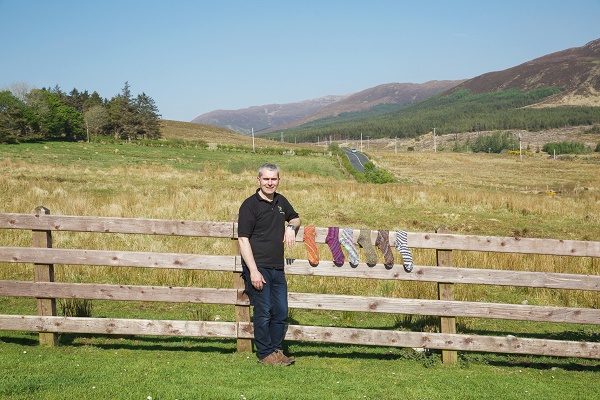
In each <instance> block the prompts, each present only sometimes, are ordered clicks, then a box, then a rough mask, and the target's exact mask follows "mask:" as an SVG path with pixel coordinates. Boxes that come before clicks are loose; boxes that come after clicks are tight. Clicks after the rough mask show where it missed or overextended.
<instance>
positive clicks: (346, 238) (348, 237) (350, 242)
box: [340, 228, 359, 268]
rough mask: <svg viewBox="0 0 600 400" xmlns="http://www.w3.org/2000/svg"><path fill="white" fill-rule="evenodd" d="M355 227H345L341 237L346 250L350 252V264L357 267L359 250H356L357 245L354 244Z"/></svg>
mask: <svg viewBox="0 0 600 400" xmlns="http://www.w3.org/2000/svg"><path fill="white" fill-rule="evenodd" d="M353 234H354V229H352V228H344V229H343V230H342V238H341V239H340V243H341V244H342V246H344V248H345V249H346V251H347V252H348V258H349V261H350V266H351V267H352V268H356V267H357V266H358V262H359V259H358V250H356V246H355V245H354V237H353Z"/></svg>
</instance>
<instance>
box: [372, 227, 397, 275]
mask: <svg viewBox="0 0 600 400" xmlns="http://www.w3.org/2000/svg"><path fill="white" fill-rule="evenodd" d="M375 246H377V247H379V250H381V252H382V253H383V258H384V260H385V267H386V268H387V269H392V268H394V255H393V254H392V249H391V248H390V232H389V231H384V230H379V231H378V233H377V240H375Z"/></svg>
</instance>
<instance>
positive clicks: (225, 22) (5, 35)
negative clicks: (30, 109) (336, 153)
mask: <svg viewBox="0 0 600 400" xmlns="http://www.w3.org/2000/svg"><path fill="white" fill-rule="evenodd" d="M599 21H600V0H571V1H557V0H539V1H538V0H520V1H513V0H504V1H482V0H477V1H458V0H457V1H400V0H396V1H392V0H389V1H388V0H380V1H378V0H369V1H367V0H364V1H354V0H345V1H327V0H321V1H313V0H303V1H285V0H279V1H261V0H255V1H233V0H232V1H229V0H220V1H192V0H189V1H185V0H169V1H166V0H164V1H153V0H130V1H129V0H117V1H113V0H102V1H100V0H97V1H91V0H89V1H84V0H78V1H75V0H53V1H50V0H0V38H2V41H1V43H2V44H1V45H0V50H1V52H0V54H2V58H1V60H0V89H6V88H8V87H10V85H12V84H14V83H21V82H25V83H27V84H28V85H30V86H32V87H54V86H55V85H58V86H60V87H61V88H62V89H63V90H64V91H67V92H69V91H71V90H72V89H73V88H77V89H78V90H88V91H89V92H93V91H97V92H98V93H99V94H100V96H102V97H105V98H111V97H112V96H114V95H116V94H118V93H119V92H120V91H121V89H122V88H123V86H124V83H125V82H126V81H128V82H129V84H130V86H131V91H132V93H133V94H134V95H137V94H139V93H142V92H144V93H146V94H147V95H149V96H151V97H152V98H153V99H154V101H155V102H156V105H157V106H158V108H159V110H160V113H161V114H162V116H163V118H165V119H173V120H179V121H191V120H192V119H194V118H195V117H197V116H199V115H201V114H203V113H206V112H209V111H213V110H217V109H224V110H234V109H239V108H245V107H249V106H254V105H263V104H275V103H290V102H296V101H302V100H307V99H313V98H317V97H321V96H325V95H341V94H350V93H355V92H359V91H361V90H364V89H367V88H370V87H373V86H377V85H380V84H384V83H390V82H412V83H423V82H426V81H429V80H446V79H465V78H472V77H475V76H478V75H481V74H483V73H486V72H491V71H500V70H503V69H506V68H510V67H513V66H516V65H518V64H521V63H524V62H526V61H529V60H531V59H534V58H537V57H540V56H543V55H546V54H549V53H552V52H555V51H560V50H564V49H567V48H571V47H579V46H583V45H585V44H586V43H588V42H590V41H592V40H595V39H598V38H600V22H599Z"/></svg>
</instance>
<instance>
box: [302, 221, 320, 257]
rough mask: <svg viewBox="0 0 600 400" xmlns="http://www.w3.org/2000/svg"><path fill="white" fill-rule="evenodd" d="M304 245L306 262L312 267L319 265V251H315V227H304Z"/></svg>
mask: <svg viewBox="0 0 600 400" xmlns="http://www.w3.org/2000/svg"><path fill="white" fill-rule="evenodd" d="M302 241H303V242H304V245H305V246H306V253H307V254H308V262H309V263H310V265H312V266H313V267H316V266H317V265H319V249H317V243H316V242H315V227H314V226H312V225H309V226H305V227H304V236H303V238H302Z"/></svg>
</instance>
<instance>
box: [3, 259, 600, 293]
mask: <svg viewBox="0 0 600 400" xmlns="http://www.w3.org/2000/svg"><path fill="white" fill-rule="evenodd" d="M0 261H1V260H0ZM238 265H239V264H238ZM236 271H238V272H241V266H238V267H236ZM285 272H286V273H287V274H290V275H306V276H335V277H341V278H360V279H388V280H401V281H420V282H446V283H465V284H476V285H498V286H522V287H539V288H549V289H572V290H594V291H600V275H578V274H563V273H553V272H529V271H509V270H493V269H479V268H455V267H437V266H415V267H414V268H413V271H412V272H410V273H407V272H405V271H404V268H403V267H402V265H401V264H395V265H394V267H393V268H392V269H389V270H388V269H386V268H384V266H383V265H382V264H377V265H376V266H375V267H373V268H370V267H369V266H367V264H365V263H359V265H358V267H356V268H351V267H350V265H349V264H348V263H345V264H344V265H343V266H342V267H336V266H335V265H334V264H333V261H320V262H319V265H318V266H317V267H312V266H311V265H310V264H309V263H308V260H296V259H288V260H286V266H285Z"/></svg>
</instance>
